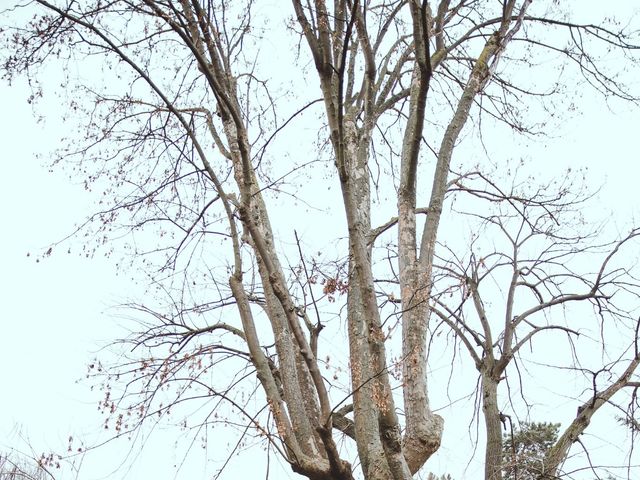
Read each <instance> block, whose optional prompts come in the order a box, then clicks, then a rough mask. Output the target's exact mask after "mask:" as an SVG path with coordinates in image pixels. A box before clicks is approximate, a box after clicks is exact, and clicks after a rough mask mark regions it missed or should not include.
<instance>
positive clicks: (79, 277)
mask: <svg viewBox="0 0 640 480" xmlns="http://www.w3.org/2000/svg"><path fill="white" fill-rule="evenodd" d="M28 95H29V94H28V90H27V89H26V88H25V85H24V83H22V82H20V81H16V82H15V84H14V85H13V86H12V87H8V86H7V85H6V84H4V83H2V84H0V104H2V105H3V111H4V112H5V115H3V117H2V118H1V119H0V142H1V144H2V157H3V162H2V163H3V172H2V176H1V177H0V178H1V179H2V180H1V182H2V185H1V188H0V202H1V203H0V205H1V206H0V213H1V215H2V229H1V230H2V241H1V244H0V245H1V248H0V265H2V272H3V274H2V275H1V276H0V303H1V304H2V306H3V307H2V310H1V313H0V317H1V318H2V322H1V323H0V324H1V325H2V332H1V333H0V378H2V395H0V412H1V414H0V450H1V449H4V450H6V449H7V447H17V448H21V449H26V445H25V443H24V440H25V439H28V441H29V443H30V444H31V445H32V446H33V448H34V449H35V450H36V451H37V452H39V451H45V450H47V449H55V450H60V449H62V450H64V447H65V445H66V441H67V437H68V435H69V434H70V433H71V434H73V435H74V436H75V437H80V436H81V435H82V434H88V435H89V436H90V437H93V435H94V434H93V432H94V431H99V429H100V426H101V422H102V417H101V416H100V415H99V414H98V412H97V408H96V405H97V402H98V400H99V398H100V395H99V394H98V393H95V392H90V391H89V388H88V385H87V384H85V383H80V384H78V383H77V382H76V381H77V380H78V379H80V378H82V377H83V375H84V373H85V371H86V368H85V366H86V364H87V363H88V362H89V361H90V360H91V359H92V358H93V356H94V355H95V354H96V352H97V351H98V350H99V349H100V348H101V347H102V346H104V345H106V344H107V343H108V342H109V341H110V340H113V339H114V338H115V337H116V336H118V335H119V334H121V333H122V329H121V327H120V326H119V324H118V322H119V321H118V319H117V318H116V314H115V311H114V310H112V309H110V307H111V306H113V305H116V304H118V303H121V302H123V301H125V300H127V298H128V297H129V296H130V295H132V294H133V295H135V293H136V292H142V287H141V286H140V285H139V284H137V283H136V282H134V281H133V280H132V279H131V276H130V275H128V274H122V273H119V274H118V272H117V271H116V269H115V267H114V266H113V262H112V261H111V260H105V259H103V258H100V257H97V258H91V259H87V258H82V257H81V256H79V255H78V253H77V252H79V251H80V240H74V241H73V242H71V244H70V245H71V248H72V253H71V254H67V253H66V252H64V251H58V250H56V251H55V252H53V253H54V254H53V255H52V256H50V257H48V258H45V259H43V260H41V261H39V262H37V261H36V259H37V258H38V257H39V255H41V254H42V253H43V252H44V251H45V250H46V248H47V247H48V246H49V244H50V243H52V242H55V241H57V240H59V239H60V238H62V237H64V236H65V235H66V234H68V233H70V232H71V231H72V230H73V227H74V225H75V224H77V223H78V222H80V221H81V220H82V219H83V218H84V217H85V216H86V215H87V214H88V213H89V212H91V211H92V206H91V196H90V195H88V194H87V193H86V192H85V191H84V189H83V188H82V186H79V185H72V184H71V183H70V182H69V181H68V180H67V179H66V178H65V176H64V173H63V172H61V171H57V172H54V173H49V172H48V171H47V169H46V168H45V167H44V166H43V165H45V164H46V163H47V155H46V154H47V152H48V151H50V150H52V149H54V148H55V147H56V146H57V145H58V143H57V142H58V139H59V138H60V137H61V136H64V135H66V134H67V132H65V131H64V128H65V127H64V125H61V124H60V123H59V121H58V118H57V117H58V113H57V106H56V103H55V99H45V102H44V103H43V104H42V105H40V106H39V107H38V112H39V113H41V114H44V115H45V117H46V119H45V120H43V121H42V122H39V123H38V122H36V121H34V119H33V116H32V110H31V106H30V105H29V104H28V103H27V101H26V99H27V97H28ZM583 100H584V103H583V104H582V105H580V108H581V109H582V110H583V112H584V113H583V114H582V115H580V116H575V117H573V118H572V119H571V120H570V121H569V122H568V123H567V124H566V125H564V127H563V129H562V130H561V131H558V132H557V135H556V138H555V139H552V140H550V141H549V143H548V145H546V147H545V146H543V145H538V146H537V147H535V146H534V147H531V148H530V149H528V151H527V152H526V155H527V156H529V157H530V158H531V159H532V161H533V162H539V164H540V169H541V170H542V171H547V172H549V171H551V170H553V169H555V168H558V171H560V170H561V169H560V168H559V166H562V164H566V165H572V164H573V165H588V166H589V172H590V173H589V175H590V176H591V177H590V179H589V182H590V183H591V182H592V185H594V186H598V185H601V184H602V185H603V188H602V191H601V193H600V197H599V198H600V199H601V202H600V206H601V210H602V211H601V212H599V213H600V214H602V215H603V216H605V215H606V214H607V213H606V212H609V213H611V217H612V218H611V224H610V228H613V229H616V228H619V229H620V231H626V230H627V229H628V226H629V225H630V223H632V219H634V218H635V220H636V223H638V221H640V199H639V194H638V192H639V190H638V187H637V182H638V177H639V176H640V158H639V156H640V155H639V153H638V152H639V151H640V145H639V139H640V137H639V136H638V132H637V126H638V124H640V122H639V121H638V120H639V119H640V111H638V110H637V109H636V110H634V109H631V108H630V107H623V106H619V105H616V106H615V111H614V112H612V111H610V110H608V109H607V108H606V107H605V104H604V102H603V101H602V100H601V99H599V98H596V97H595V96H594V95H591V96H588V97H586V98H584V99H583ZM47 112H51V114H50V115H49V114H48V113H47ZM36 154H42V155H43V156H42V157H41V158H39V159H37V158H35V155H36ZM594 208H597V207H594ZM571 408H573V407H571ZM550 413H551V412H550ZM452 425H453V420H451V423H450V424H449V426H451V428H446V429H445V439H444V442H443V446H442V448H441V451H440V452H439V453H438V454H437V456H436V457H435V458H434V461H432V462H430V463H429V467H430V468H431V469H432V470H434V471H435V472H438V473H443V472H451V473H452V474H454V476H455V475H456V474H457V473H458V472H461V471H465V470H464V465H461V464H460V459H461V458H468V456H469V455H470V452H469V451H467V452H463V453H464V454H465V455H466V457H465V455H462V457H461V455H460V452H458V451H457V448H458V446H459V444H460V443H459V442H463V441H466V443H467V445H468V438H467V431H466V426H463V427H462V428H461V429H460V428H459V429H456V428H455V427H453V426H452ZM449 426H448V427H449ZM156 433H157V436H155V437H154V439H155V440H152V441H153V442H155V443H154V444H153V447H152V448H149V451H150V452H151V453H149V454H148V455H146V456H145V457H143V458H142V459H141V461H140V462H138V463H137V464H136V466H135V467H134V469H133V470H131V471H127V470H124V471H121V472H119V474H120V475H122V476H124V477H125V478H129V479H137V478H154V479H155V480H165V479H166V480H169V479H173V478H174V476H175V470H174V468H173V466H174V465H176V464H177V463H179V462H180V458H177V457H176V454H175V453H173V452H174V448H173V446H172V442H173V441H175V440H177V439H179V435H180V433H179V432H177V433H176V432H175V431H160V432H156ZM465 438H466V440H465ZM127 448H128V447H127V443H126V442H124V443H122V444H121V445H120V446H119V447H118V448H114V449H113V450H110V449H109V448H107V449H105V450H103V451H101V452H97V453H96V454H95V455H93V454H91V455H89V456H87V458H86V460H85V462H84V464H83V466H82V469H81V472H80V473H81V474H80V478H82V479H93V478H110V474H111V468H115V467H117V461H118V458H121V457H122V452H123V451H126V449H127ZM198 448H199V447H196V449H198ZM161 451H164V453H163V454H159V453H158V452H161ZM258 452H259V450H258ZM0 453H1V452H0ZM205 453H206V454H207V455H209V457H210V458H216V459H217V460H220V459H222V458H223V455H222V452H219V451H209V452H205ZM263 458H264V455H257V454H252V455H251V456H250V457H249V459H247V458H243V457H239V459H237V460H236V461H235V462H234V464H232V467H231V468H234V469H237V470H236V471H237V472H240V471H242V472H243V474H244V475H249V471H253V472H254V473H259V472H262V468H263V464H262V463H261V462H262V460H263ZM479 462H480V456H477V457H476V459H475V460H474V461H473V462H472V464H471V466H470V467H469V469H468V470H466V471H465V472H466V473H465V478H470V479H472V478H477V477H476V476H475V475H476V474H477V472H478V468H479ZM452 465H454V468H452ZM461 467H462V468H461ZM202 471H204V467H203V462H202V461H201V459H200V460H199V461H196V462H192V463H191V464H190V468H188V469H185V470H183V471H182V472H181V473H180V474H179V475H178V478H193V479H195V478H199V477H198V473H199V472H202ZM209 471H211V468H210V467H209ZM231 471H233V470H230V472H231ZM114 478H117V477H114ZM226 478H234V477H233V475H232V474H231V473H230V474H229V476H228V477H226ZM274 478H282V477H274ZM456 478H457V480H461V479H462V478H463V477H462V476H460V477H456Z"/></svg>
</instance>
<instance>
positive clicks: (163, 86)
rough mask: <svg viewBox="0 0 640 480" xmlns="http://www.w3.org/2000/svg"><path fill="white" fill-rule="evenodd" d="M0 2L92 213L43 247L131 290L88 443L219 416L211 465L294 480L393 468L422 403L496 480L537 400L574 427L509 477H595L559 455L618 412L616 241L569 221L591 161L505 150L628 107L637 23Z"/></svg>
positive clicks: (417, 441)
mask: <svg viewBox="0 0 640 480" xmlns="http://www.w3.org/2000/svg"><path fill="white" fill-rule="evenodd" d="M5 8H6V10H5V11H4V12H3V13H4V16H5V18H7V19H8V20H5V25H4V27H3V31H2V32H3V33H2V35H3V36H2V39H3V42H4V44H3V50H2V51H3V58H2V65H3V75H4V78H5V79H6V80H7V81H8V82H11V81H12V80H13V79H14V78H16V77H18V76H26V78H28V80H29V82H30V86H31V88H32V92H33V93H32V95H31V97H30V98H29V102H30V103H34V104H35V108H36V110H37V108H38V106H37V105H38V102H39V99H40V98H41V97H42V96H44V95H46V94H47V92H49V91H56V92H57V93H58V94H60V101H61V102H62V105H64V107H63V115H62V117H63V120H64V121H65V122H66V123H65V125H68V132H69V135H68V138H66V139H65V140H64V141H63V143H62V144H61V145H62V146H61V148H60V149H59V151H58V152H56V153H55V155H54V158H53V160H52V162H51V163H52V165H55V166H56V167H59V168H63V169H67V170H66V171H68V173H69V176H70V178H71V179H72V180H73V181H76V182H82V183H83V184H84V185H85V188H86V189H87V190H88V191H89V192H91V193H92V194H93V198H97V200H96V213H95V214H94V215H92V216H91V217H90V218H88V219H86V221H85V222H83V223H81V224H80V226H79V227H78V230H77V231H76V232H75V235H74V236H73V238H75V239H76V240H73V239H72V240H65V241H64V242H69V241H70V242H71V244H72V245H73V248H74V249H76V250H77V249H80V252H81V254H82V255H87V256H92V255H98V254H100V255H102V254H104V255H107V256H110V257H111V258H113V261H114V262H117V263H118V264H119V265H120V266H121V268H123V269H128V270H129V271H132V272H133V273H134V274H138V275H143V276H144V278H145V279H146V281H147V282H148V285H149V291H148V294H147V295H146V296H145V297H144V298H136V299H132V302H131V304H130V305H128V309H129V310H128V312H129V315H130V316H132V317H134V320H135V325H136V326H135V328H133V331H132V332H131V335H130V336H129V337H127V338H125V339H123V341H122V342H121V343H119V344H118V345H121V346H122V350H121V352H120V355H119V356H117V357H115V358H116V360H113V358H114V357H110V358H109V359H107V360H103V359H96V361H93V362H91V363H90V364H89V368H88V370H89V376H90V377H92V378H96V379H98V382H99V386H100V389H101V392H102V394H103V397H102V398H101V399H100V410H101V411H102V413H103V414H104V423H103V428H104V429H106V430H108V431H110V432H112V433H113V435H114V436H116V437H120V436H123V437H130V438H134V437H135V432H137V431H140V430H141V429H144V428H145V427H146V426H148V425H154V424H156V423H157V422H163V421H165V420H166V421H169V422H171V421H173V422H174V423H176V424H177V425H179V426H181V427H182V428H183V430H186V431H188V432H190V435H191V438H192V439H191V440H190V443H189V444H190V445H193V444H198V443H201V444H203V445H204V446H206V445H207V444H208V442H215V439H214V438H213V437H214V436H215V435H214V434H213V432H214V431H215V432H219V431H220V430H219V429H220V426H221V425H227V426H231V427H233V428H230V429H228V432H229V435H230V436H231V437H232V438H234V439H235V440H234V442H235V443H233V445H235V446H230V447H229V448H228V454H229V456H233V455H234V454H236V453H237V452H238V451H240V450H241V449H242V448H243V447H244V446H245V445H247V444H249V443H254V442H257V443H260V444H261V445H263V446H264V448H265V449H266V451H267V455H275V456H277V457H278V458H280V459H281V460H282V461H283V462H284V463H285V464H286V465H287V466H288V467H289V468H290V470H291V471H293V472H295V473H297V474H299V475H301V476H303V477H306V478H309V479H311V480H330V479H331V480H337V479H345V480H346V479H353V478H364V479H366V480H374V479H380V480H382V479H384V480H388V479H394V480H408V479H411V478H421V476H422V475H426V472H427V471H429V468H430V467H429V460H430V458H432V456H433V455H434V454H436V452H438V449H439V448H441V447H442V445H443V442H445V440H446V438H447V425H448V422H449V420H448V419H447V418H444V417H445V415H444V414H443V413H444V412H445V411H446V412H447V414H448V415H450V416H451V417H458V416H459V417H464V418H467V419H469V422H470V423H471V424H473V423H474V422H476V421H477V422H478V424H477V425H478V427H477V428H478V433H477V436H478V438H479V439H480V440H479V444H480V447H479V451H480V452H482V454H483V455H484V460H483V468H484V474H483V475H484V478H485V480H501V479H503V478H505V479H511V478H525V477H522V476H516V473H515V472H516V471H518V470H515V469H513V470H512V469H511V467H510V466H507V465H508V462H512V461H513V457H509V458H510V459H509V458H506V457H505V453H504V444H503V434H504V433H505V432H506V429H507V425H508V424H509V423H510V422H511V421H514V422H515V421H516V419H522V420H523V421H525V420H526V419H527V418H529V415H530V414H532V412H533V413H534V414H535V418H539V417H538V416H537V414H536V412H535V409H536V405H538V404H539V403H540V402H541V401H542V400H541V399H540V398H539V396H538V395H536V393H535V390H536V388H538V387H539V386H540V385H541V384H542V385H547V387H548V388H549V389H551V390H553V389H555V388H558V389H560V390H561V393H560V394H559V395H558V396H562V397H563V398H564V400H562V401H563V402H565V403H566V402H569V401H570V402H571V404H572V405H575V407H576V409H574V411H576V413H575V414H573V413H572V415H571V416H569V417H567V418H565V419H564V420H563V422H562V424H561V426H560V427H558V428H559V431H558V432H557V433H558V435H557V438H556V437H555V436H554V435H555V430H554V429H555V428H556V427H555V425H542V424H529V425H528V427H527V429H526V433H525V430H522V431H520V432H519V433H518V435H519V437H518V438H519V440H518V442H517V443H516V441H515V439H516V437H515V436H514V437H513V439H512V440H511V441H512V442H513V444H512V446H513V447H514V448H515V449H516V459H517V458H518V457H517V454H518V451H517V448H516V446H517V445H518V446H521V447H522V448H524V449H525V450H526V451H527V453H526V454H525V457H526V458H525V460H523V462H524V463H523V464H520V461H519V460H518V461H516V463H517V464H518V469H520V470H519V471H521V472H522V471H526V472H529V473H527V475H529V474H531V472H533V469H532V468H530V466H531V465H530V459H532V458H534V459H535V464H536V469H537V470H536V471H535V476H530V477H527V478H539V479H544V480H548V479H555V478H559V477H560V478H563V477H565V476H566V477H568V478H571V475H573V473H572V472H576V471H584V470H589V471H590V475H591V474H593V473H595V474H596V475H599V474H600V473H603V472H604V471H605V470H606V468H608V467H606V468H605V466H603V465H600V464H599V463H597V462H594V461H593V460H592V457H591V456H590V447H589V446H588V445H586V444H587V442H585V441H583V438H584V435H585V432H588V431H590V430H588V427H589V425H590V423H591V422H592V419H594V418H596V417H597V418H598V419H600V418H601V417H602V418H603V419H605V418H607V415H609V417H610V418H613V414H612V412H616V415H618V417H620V418H623V419H626V422H627V424H633V421H635V420H633V419H634V418H635V414H636V412H635V407H636V405H637V395H636V391H637V388H638V387H639V386H640V382H639V381H638V378H637V373H636V369H637V367H638V364H639V363H640V349H639V347H638V329H639V328H640V323H639V319H638V314H639V307H640V304H639V303H638V299H639V293H640V284H639V281H638V272H637V260H638V258H637V251H638V241H637V240H638V236H639V235H640V230H638V226H637V225H634V224H632V222H629V225H626V226H625V229H626V230H625V231H623V232H613V231H612V230H610V229H607V228H603V227H602V226H601V221H602V219H600V218H592V217H591V216H590V211H591V210H590V207H589V205H590V202H592V201H593V192H592V188H593V185H592V184H591V182H589V181H588V180H587V179H585V174H584V172H583V170H582V167H584V166H586V164H588V163H589V162H592V161H596V159H584V161H579V160H578V159H576V162H575V163H574V164H572V166H571V168H570V169H568V170H567V171H565V172H563V173H561V174H560V175H558V174H557V172H554V170H553V168H552V164H553V159H539V158H534V159H528V158H527V155H526V152H525V151H526V149H527V148H528V146H527V145H529V143H528V142H534V141H535V139H536V138H540V137H542V136H544V135H546V134H551V133H553V129H554V128H556V127H557V126H558V125H560V124H561V122H562V121H563V119H564V118H566V116H568V115H571V114H572V112H573V111H576V110H579V109H580V96H581V95H593V94H594V93H596V94H598V95H599V96H600V98H602V99H604V100H606V101H608V102H617V101H621V102H628V103H629V104H635V103H636V102H637V101H638V98H639V97H638V95H639V93H640V92H637V91H636V90H637V88H636V89H634V84H633V75H634V74H636V73H637V68H638V61H639V60H640V59H639V57H638V51H639V48H640V38H638V36H639V35H638V32H640V29H638V25H637V18H632V20H631V21H629V22H626V21H625V22H623V21H622V19H616V18H615V15H607V16H606V17H602V16H598V15H597V13H595V12H594V11H592V10H591V9H589V8H586V7H584V3H582V2H557V1H552V0H549V1H540V2H532V1H531V0H504V1H488V0H486V1H483V0H458V1H453V2H452V1H450V0H440V1H439V2H429V1H427V0H423V1H418V0H397V1H388V0H380V1H375V0H371V1H359V0H335V1H334V2H325V1H324V0H313V1H311V0H310V1H308V2H302V1H301V0H292V1H291V2H290V3H289V2H284V1H283V2H280V1H271V2H254V1H251V0H248V1H245V2H237V1H228V0H215V1H214V0H179V1H163V0H111V1H105V0H85V1H81V2H78V1H76V0H33V1H25V2H19V3H15V4H14V5H12V6H10V7H5ZM615 13H617V12H614V14H615ZM621 15H623V14H622V13H621ZM624 20H626V19H624ZM634 22H635V23H634ZM52 71H55V72H56V74H58V75H62V77H61V81H60V82H59V83H60V85H59V87H57V86H54V85H52V84H51V83H50V78H51V76H50V73H51V72H52ZM586 92H588V93H586ZM603 141H606V140H604V139H603ZM543 162H548V163H549V165H548V166H545V165H544V164H543ZM545 171H547V174H545ZM550 172H554V173H550ZM64 242H61V243H64ZM77 245H81V246H80V247H78V246H77ZM57 251H58V245H54V246H53V247H52V248H51V249H49V250H48V251H46V252H44V255H49V254H51V253H52V252H53V253H54V254H55V253H56V252H57ZM443 364H444V366H446V367H448V369H447V371H448V373H447V374H446V375H444V376H442V375H439V374H438V373H436V372H437V370H438V368H440V367H441V366H442V365H443ZM436 367H438V368H436ZM461 367H464V368H461ZM469 372H473V374H471V375H470V373H469ZM434 379H435V380H437V381H435V380H434ZM432 380H434V381H433V382H432ZM558 382H559V384H558ZM452 392H454V393H452ZM469 392H472V393H469ZM452 396H454V397H456V398H458V399H459V400H461V401H460V402H459V403H458V402H457V401H452V400H451V397H452ZM549 397H550V398H548V399H547V400H545V401H548V402H550V403H553V402H555V401H560V400H559V399H558V398H557V397H555V398H551V396H550V395H549ZM433 398H437V399H438V400H437V401H438V402H439V403H438V404H437V405H434V404H433V402H432V400H431V399H433ZM447 400H448V401H449V403H450V406H448V407H446V409H445V405H443V402H446V401H447ZM462 400H464V401H462ZM607 412H609V413H607ZM171 419H173V420H171ZM614 421H615V420H614ZM452 423H453V422H452ZM623 423H624V422H623ZM550 429H551V430H554V432H553V433H554V435H551V434H550V433H551V430H550ZM208 432H212V433H211V434H209V433H208ZM536 432H537V433H540V434H541V435H543V436H544V437H545V439H544V442H545V443H544V448H541V449H539V450H535V452H531V450H530V449H528V448H529V447H526V446H525V445H526V442H525V440H526V438H527V435H531V434H533V433H536ZM210 435H211V437H210ZM216 435H217V433H216ZM534 443H535V444H536V445H537V444H539V442H538V441H537V440H536V441H535V442H534ZM530 445H531V444H530ZM448 448H452V449H455V448H456V446H455V445H453V446H449V447H448ZM518 448H519V447H518ZM531 448H533V447H531ZM629 452H631V453H629V454H628V455H627V456H626V464H627V465H626V467H627V472H629V475H630V476H633V475H634V474H637V468H636V466H635V463H636V462H635V461H634V460H632V458H633V450H632V449H631V450H629ZM529 454H531V455H532V456H530V455H529ZM470 455H473V453H472V452H469V456H470ZM505 462H507V464H505ZM528 462H529V463H528ZM617 463H618V464H619V465H622V466H624V465H623V464H624V463H625V460H621V461H620V462H617ZM226 465H227V462H223V464H222V465H219V466H218V467H217V470H216V476H218V477H220V478H222V477H224V473H225V467H226ZM538 466H539V468H538ZM531 475H533V474H531Z"/></svg>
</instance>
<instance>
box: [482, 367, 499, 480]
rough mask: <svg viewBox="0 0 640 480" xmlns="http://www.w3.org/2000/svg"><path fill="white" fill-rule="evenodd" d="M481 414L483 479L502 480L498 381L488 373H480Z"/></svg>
mask: <svg viewBox="0 0 640 480" xmlns="http://www.w3.org/2000/svg"><path fill="white" fill-rule="evenodd" d="M482 413H483V415H484V424H485V429H486V438H487V440H486V445H487V449H486V451H485V463H484V471H485V474H484V478H485V480H502V423H501V422H500V409H499V408H498V381H497V380H496V379H495V378H493V376H492V375H491V374H490V373H488V372H483V373H482Z"/></svg>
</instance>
